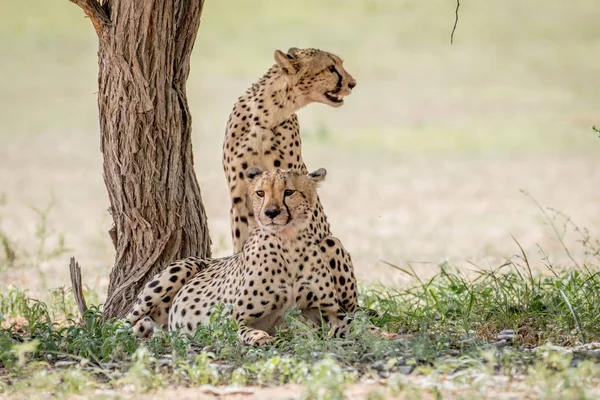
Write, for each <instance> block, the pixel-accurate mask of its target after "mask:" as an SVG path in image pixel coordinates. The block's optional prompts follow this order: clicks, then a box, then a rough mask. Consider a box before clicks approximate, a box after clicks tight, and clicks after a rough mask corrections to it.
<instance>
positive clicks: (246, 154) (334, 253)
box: [223, 48, 356, 312]
mask: <svg viewBox="0 0 600 400" xmlns="http://www.w3.org/2000/svg"><path fill="white" fill-rule="evenodd" d="M275 62H276V64H275V65H274V66H273V67H272V68H271V69H269V70H268V71H267V73H266V74H265V75H264V76H263V77H262V78H261V79H260V80H259V81H258V82H257V83H255V84H253V85H252V87H251V88H250V89H248V90H247V91H246V93H245V94H244V95H242V96H241V97H240V98H239V99H238V101H237V103H236V104H235V106H234V107H233V111H232V113H231V115H230V116H229V121H228V123H227V130H226V133H225V142H224V144H223V168H224V170H225V175H226V177H227V182H228V184H229V189H230V195H231V202H232V204H231V212H230V217H231V232H232V239H233V248H234V252H238V251H241V249H242V246H243V245H244V242H245V241H246V240H247V239H248V235H249V232H250V231H251V230H252V228H253V227H254V224H255V220H254V218H253V215H252V206H251V205H252V200H251V197H249V196H247V194H246V192H247V179H246V175H245V171H246V170H247V169H248V167H249V166H258V167H260V168H263V169H265V170H268V169H272V168H279V167H281V168H286V169H291V170H296V171H298V172H300V173H302V174H306V173H307V172H308V170H307V168H306V165H305V164H304V161H303V159H302V149H301V139H300V134H299V127H298V117H297V116H296V114H295V112H296V111H297V110H298V109H300V108H302V107H304V106H306V105H308V104H310V103H313V102H318V103H324V104H328V105H330V106H332V107H339V106H341V105H342V104H343V103H344V100H343V99H344V97H345V96H347V95H349V94H350V93H351V91H352V89H353V88H354V87H355V86H356V81H355V80H354V78H353V77H352V76H351V75H350V74H349V73H348V72H346V70H345V69H344V68H343V66H342V60H341V59H340V58H339V57H337V56H336V55H333V54H331V53H327V52H325V51H321V50H317V49H297V48H291V49H289V50H288V52H287V54H286V53H283V52H281V51H279V50H277V51H275ZM309 230H310V231H311V232H312V234H313V235H314V236H316V238H317V239H318V240H319V242H321V248H324V249H328V250H327V254H326V256H325V261H326V264H327V265H331V268H332V269H331V271H332V273H333V275H334V278H335V281H336V288H337V291H338V295H339V296H341V295H342V294H345V295H347V297H346V298H344V299H343V301H342V302H343V306H344V307H345V309H346V310H347V311H349V312H352V311H354V309H355V307H356V293H355V292H353V291H351V289H350V286H356V280H355V277H354V268H353V266H352V261H351V259H350V255H349V254H348V253H347V252H346V250H345V249H344V247H343V246H342V245H341V243H340V241H339V240H337V239H331V236H332V235H331V231H330V229H329V223H328V222H327V219H326V217H325V213H324V212H323V207H322V206H321V202H320V201H319V199H318V198H317V203H316V207H315V211H314V213H313V215H312V216H311V220H310V222H309ZM326 238H329V239H328V240H326ZM332 241H333V243H334V245H333V246H331V247H330V246H329V244H331V243H332ZM340 266H341V267H342V268H341V269H340Z"/></svg>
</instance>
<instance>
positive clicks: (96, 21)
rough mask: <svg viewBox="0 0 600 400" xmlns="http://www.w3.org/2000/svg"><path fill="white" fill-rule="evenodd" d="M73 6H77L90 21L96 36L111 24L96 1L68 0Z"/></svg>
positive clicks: (104, 11)
mask: <svg viewBox="0 0 600 400" xmlns="http://www.w3.org/2000/svg"><path fill="white" fill-rule="evenodd" d="M69 1H70V2H71V3H73V4H77V5H78V6H79V7H80V8H81V9H82V10H83V12H84V13H85V15H87V17H88V18H89V19H90V21H92V24H93V25H94V28H95V29H96V33H97V34H98V36H100V34H101V33H102V31H103V30H104V28H105V27H106V26H108V25H110V24H111V21H110V18H109V17H108V15H107V14H106V10H105V9H104V8H103V7H102V5H101V4H100V2H99V1H98V0H69Z"/></svg>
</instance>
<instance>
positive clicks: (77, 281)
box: [69, 257, 88, 318]
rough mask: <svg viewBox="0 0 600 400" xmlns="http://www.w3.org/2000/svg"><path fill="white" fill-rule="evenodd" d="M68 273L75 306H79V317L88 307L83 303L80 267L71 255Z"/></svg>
mask: <svg viewBox="0 0 600 400" xmlns="http://www.w3.org/2000/svg"><path fill="white" fill-rule="evenodd" d="M69 273H70V274H71V287H72V288H73V296H74V297H75V301H76V302H77V307H78V308H79V313H80V314H81V318H83V315H84V314H85V312H86V311H87V309H88V308H87V305H86V304H85V299H84V298H83V288H82V284H81V267H80V266H79V263H78V262H77V261H75V257H71V261H70V262H69Z"/></svg>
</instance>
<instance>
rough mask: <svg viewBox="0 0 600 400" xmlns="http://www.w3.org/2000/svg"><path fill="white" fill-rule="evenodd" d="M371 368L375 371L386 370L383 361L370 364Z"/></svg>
mask: <svg viewBox="0 0 600 400" xmlns="http://www.w3.org/2000/svg"><path fill="white" fill-rule="evenodd" d="M371 368H373V369H374V370H375V371H385V370H386V369H387V368H386V363H385V362H384V361H383V360H378V361H375V362H374V363H373V364H371Z"/></svg>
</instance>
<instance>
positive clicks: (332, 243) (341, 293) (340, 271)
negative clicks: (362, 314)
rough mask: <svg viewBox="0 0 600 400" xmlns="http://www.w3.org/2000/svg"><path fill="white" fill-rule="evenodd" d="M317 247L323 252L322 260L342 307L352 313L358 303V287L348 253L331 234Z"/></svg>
mask: <svg viewBox="0 0 600 400" xmlns="http://www.w3.org/2000/svg"><path fill="white" fill-rule="evenodd" d="M319 248H320V249H321V253H322V254H323V261H324V262H325V265H327V266H328V267H329V271H330V273H331V275H332V276H333V284H334V286H335V289H336V292H337V298H338V300H339V302H340V304H341V306H342V308H343V309H344V311H346V312H347V313H353V312H354V311H355V310H356V307H357V305H358V293H357V292H358V287H357V285H356V278H355V277H354V267H353V266H352V259H351V258H350V254H349V253H348V252H347V251H346V249H344V246H342V243H341V242H340V240H339V239H338V238H336V237H333V236H329V237H326V238H325V239H323V241H321V243H320V245H319Z"/></svg>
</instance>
